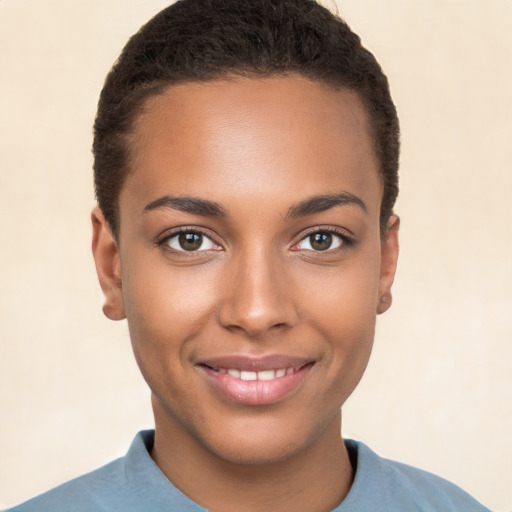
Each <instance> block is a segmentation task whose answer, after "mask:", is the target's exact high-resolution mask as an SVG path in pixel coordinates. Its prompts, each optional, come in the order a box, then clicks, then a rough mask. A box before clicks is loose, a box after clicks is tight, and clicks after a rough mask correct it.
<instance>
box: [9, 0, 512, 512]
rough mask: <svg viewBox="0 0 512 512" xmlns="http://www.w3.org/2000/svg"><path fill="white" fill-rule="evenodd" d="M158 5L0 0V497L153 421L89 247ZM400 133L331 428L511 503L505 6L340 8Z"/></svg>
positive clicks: (118, 447)
mask: <svg viewBox="0 0 512 512" xmlns="http://www.w3.org/2000/svg"><path fill="white" fill-rule="evenodd" d="M165 5H167V2H164V1H160V0H131V1H127V0H73V1H71V0H45V1H44V2H42V1H40V0H0V193H1V200H0V286H1V291H0V332H1V344H0V507H6V506H9V505H12V504H15V503H17V502H19V501H22V500H24V499H27V498H28V497H30V496H32V495H34V494H36V493H39V492H41V491H44V490H46V489H48V488H49V487H51V486H54V485H56V484H58V483H61V482H62V481H64V480H66V479H69V478H71V477H73V476H77V475H79V474H81V473H83V472H85V471H88V470H91V469H94V468H96V467H98V466H100V465H102V464H104V463H106V462H107V461H109V460H111V459H113V458H115V457H117V456H119V455H122V454H123V453H124V452H125V450H126V449H127V447H128V446H129V444H130V442H131V439H132V437H133V436H134V435H135V433H136V432H137V431H138V430H140V429H142V428H147V427H151V425H152V415H151V410H150V405H149V392H148V390H147V389H146V386H145V384H144V382H143V380H142V378H141V377H140V375H139V372H138V369H137V368H136V366H135V363H134V362H133V358H132V355H131V347H130V342H129V338H128V334H127V327H126V324H125V323H124V322H121V323H113V322H110V321H108V320H106V319H105V318H104V317H103V316H102V313H101V303H102V298H101V292H100V288H99V286H98V284H97V280H96V275H95V271H94V266H93V261H92V257H91V255H90V226H89V211H90V209H91V208H92V206H93V205H94V198H93V191H92V178H91V176H92V174H91V165H92V158H91V153H90V145H91V126H92V123H93V118H94V115H95V108H96V102H97V98H98V94H99V91H100V88H101V85H102V82H103V79H104V77H105V74H106V73H107V71H108V69H109V68H110V66H111V64H112V63H113V61H114V60H115V58H116V56H117V55H118V53H119V51H120V50H121V48H122V46H123V44H124V43H125V41H126V39H127V38H128V36H129V35H131V34H132V33H133V32H134V31H136V30H137V29H138V27H139V26H140V25H141V24H142V23H143V22H144V21H146V20H147V19H148V18H149V17H150V16H151V15H153V14H155V13H156V12H157V11H158V10H160V9H161V8H162V7H164V6H165ZM327 5H329V6H331V7H333V8H335V4H334V2H327ZM338 8H339V10H340V14H341V15H342V16H343V17H344V18H346V19H347V21H348V22H349V24H350V25H351V26H352V27H353V29H354V30H355V31H356V32H358V33H359V34H360V35H361V36H362V38H363V41H364V43H365V44H366V45H367V46H368V47H369V48H370V49H371V50H372V51H373V52H374V53H375V54H376V55H377V57H378V59H379V61H380V62H381V63H382V65H383V67H384V70H385V71H386V73H387V74H388V76H389V79H390V83H391V89H392V93H393V96H394V99H395V102H396V104H397V107H398V110H399V115H400V119H401V125H402V134H403V135H402V145H403V149H402V158H401V196H400V200H399V203H398V205H397V212H398V213H399V214H400V215H401V218H402V231H401V245H402V252H401V258H400V262H399V271H398V277H397V280H396V284H395V287H394V297H395V300H394V304H393V307H392V308H391V310H390V311H389V312H388V313H387V314H385V315H384V316H382V317H380V318H379V320H378V328H377V338H376V343H375V349H374V353H373V356H372V360H371V362H370V366H369V368H368V371H367V374H366V376H365V377H364V378H363V381H362V383H361V384H360V386H359V388H358V389H357V390H356V392H355V393H354V395H353V396H352V397H351V398H350V399H349V401H348V403H347V404H346V407H345V408H344V431H345V432H346V433H347V434H348V435H350V436H353V437H355V438H358V439H361V440H363V441H365V442H367V443H368V444H370V445H371V446H372V447H373V448H374V449H375V450H376V451H377V452H378V453H380V454H382V455H385V456H388V457H391V458H394V459H399V460H401V461H404V462H408V463H410V464H413V465H417V466H420V467H423V468H425V469H427V470H430V471H433V472H435V473H438V474H440V475H442V476H444V477H446V478H448V479H450V480H452V481H454V482H456V483H457V484H459V485H461V486H462V487H464V488H466V489H467V490H468V491H469V492H470V493H471V494H473V495H474V496H475V497H476V498H478V499H479V500H481V501H482V502H484V503H485V504H486V505H487V506H489V507H491V508H492V509H494V510H497V511H503V512H505V511H507V512H510V511H511V510H512V485H511V481H512V435H511V433H512V293H511V287H512V261H511V260H512V142H511V140H512V94H511V91H512V30H511V26H512V2H511V1H510V0H414V1H412V0H381V1H380V0H340V1H339V2H338Z"/></svg>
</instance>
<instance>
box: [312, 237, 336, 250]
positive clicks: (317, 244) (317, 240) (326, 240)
mask: <svg viewBox="0 0 512 512" xmlns="http://www.w3.org/2000/svg"><path fill="white" fill-rule="evenodd" d="M309 243H310V244H311V247H312V248H313V249H314V250H315V251H326V250H327V249H330V247H331V245H332V235H331V233H315V234H313V235H310V236H309Z"/></svg>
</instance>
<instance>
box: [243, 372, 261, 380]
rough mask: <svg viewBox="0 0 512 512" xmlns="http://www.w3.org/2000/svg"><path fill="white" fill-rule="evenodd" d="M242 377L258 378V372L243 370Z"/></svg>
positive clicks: (247, 378)
mask: <svg viewBox="0 0 512 512" xmlns="http://www.w3.org/2000/svg"><path fill="white" fill-rule="evenodd" d="M240 378H241V379H242V380H258V374H257V373H256V372H246V371H243V370H242V371H241V372H240Z"/></svg>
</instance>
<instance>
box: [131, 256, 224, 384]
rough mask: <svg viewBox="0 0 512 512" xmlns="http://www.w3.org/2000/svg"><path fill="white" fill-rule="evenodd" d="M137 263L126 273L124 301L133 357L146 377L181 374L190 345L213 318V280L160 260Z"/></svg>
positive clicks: (208, 276) (193, 269)
mask: <svg viewBox="0 0 512 512" xmlns="http://www.w3.org/2000/svg"><path fill="white" fill-rule="evenodd" d="M133 260H135V261H137V262H141V263H140V264H138V265H134V264H132V265H125V267H124V268H123V300H124V305H125V311H126V317H127V319H128V326H129V330H130V338H131V341H132V345H133V349H134V352H135V357H136V359H137V361H138V363H139V366H140V367H141V370H142V372H143V373H148V372H149V373H155V372H158V373H161V375H162V376H163V375H164V374H165V373H166V368H169V367H174V368H175V371H180V370H179V368H180V367H182V366H183V364H184V363H185V362H186V359H187V354H188V350H187V349H188V345H189V344H188V340H191V339H194V337H195V336H196V335H197V334H198V333H199V332H201V331H202V330H203V329H204V326H205V324H206V323H207V322H208V321H209V319H210V318H211V317H212V311H213V309H214V307H215V300H214V295H213V293H212V290H213V289H214V288H215V284H214V279H213V276H212V275H211V273H209V272H207V271H198V269H197V268H192V267H190V268H188V269H180V270H179V271H176V270H175V269H173V268H171V267H170V265H167V264H166V263H165V262H163V263H162V261H161V260H160V261H151V260H150V259H148V258H146V259H142V258H133ZM125 269H126V271H124V270H125Z"/></svg>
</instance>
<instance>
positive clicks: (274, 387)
mask: <svg viewBox="0 0 512 512" xmlns="http://www.w3.org/2000/svg"><path fill="white" fill-rule="evenodd" d="M199 368H200V369H201V370H202V371H203V372H204V374H205V375H206V377H207V378H208V380H209V381H210V382H211V383H212V384H213V385H214V386H215V387H216V388H217V389H218V390H220V391H221V392H222V393H223V394H224V395H225V396H227V397H228V398H229V399H231V400H232V401H234V402H238V403H241V404H247V405H268V404H272V403H274V402H277V401H279V400H282V399H283V398H285V397H287V396H289V395H290V394H291V393H293V392H294V391H295V390H296V389H298V387H299V386H300V385H301V384H302V382H303V381H304V379H305V378H306V376H307V374H308V373H309V371H310V370H311V368H312V365H311V364H308V365H306V366H303V367H302V368H301V369H300V370H298V371H296V372H295V373H292V374H290V375H285V376H283V377H279V378H276V379H272V380H242V379H237V378H236V377H232V376H231V375H229V374H228V373H220V372H217V371H215V370H212V369H211V368H208V367H207V366H200V367H199Z"/></svg>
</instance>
